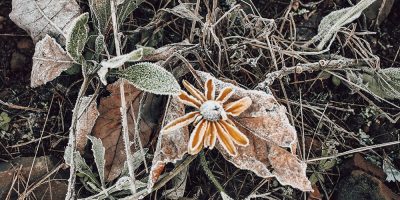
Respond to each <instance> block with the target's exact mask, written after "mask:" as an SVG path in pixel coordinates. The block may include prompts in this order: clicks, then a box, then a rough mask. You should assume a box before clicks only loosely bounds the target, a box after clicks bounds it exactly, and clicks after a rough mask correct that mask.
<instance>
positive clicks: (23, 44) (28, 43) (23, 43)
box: [17, 38, 33, 50]
mask: <svg viewBox="0 0 400 200" xmlns="http://www.w3.org/2000/svg"><path fill="white" fill-rule="evenodd" d="M17 48H18V49H20V50H27V49H32V48H33V42H32V40H31V39H28V38H23V39H21V40H20V41H18V43H17Z"/></svg>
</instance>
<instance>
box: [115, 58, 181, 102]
mask: <svg viewBox="0 0 400 200" xmlns="http://www.w3.org/2000/svg"><path fill="white" fill-rule="evenodd" d="M119 75H120V77H122V78H125V79H127V80H128V81H129V82H130V83H132V84H133V85H134V86H135V87H137V88H139V89H141V90H143V91H146V92H150V93H154V94H163V95H178V94H179V92H180V86H179V84H178V82H177V81H176V79H175V78H174V76H173V75H172V74H171V73H170V72H168V71H167V70H166V69H164V68H162V67H160V66H159V65H156V64H154V63H149V62H143V63H138V64H136V65H132V66H131V67H129V68H128V69H126V70H123V71H121V72H119Z"/></svg>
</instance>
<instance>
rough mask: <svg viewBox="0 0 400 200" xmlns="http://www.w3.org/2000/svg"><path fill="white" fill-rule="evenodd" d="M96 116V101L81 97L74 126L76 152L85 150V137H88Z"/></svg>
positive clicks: (89, 97)
mask: <svg viewBox="0 0 400 200" xmlns="http://www.w3.org/2000/svg"><path fill="white" fill-rule="evenodd" d="M98 116H99V111H98V110H97V103H96V99H93V96H85V97H83V98H82V100H81V104H80V107H79V109H78V122H77V125H76V149H77V150H78V151H80V152H82V151H83V150H84V149H85V146H86V143H87V140H88V138H87V136H88V135H90V132H91V131H92V129H93V126H94V124H95V122H96V119H97V117H98Z"/></svg>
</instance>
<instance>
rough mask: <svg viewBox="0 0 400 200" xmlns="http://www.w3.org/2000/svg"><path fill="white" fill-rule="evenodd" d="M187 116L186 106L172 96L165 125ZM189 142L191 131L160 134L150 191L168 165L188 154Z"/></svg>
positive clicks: (166, 112)
mask: <svg viewBox="0 0 400 200" xmlns="http://www.w3.org/2000/svg"><path fill="white" fill-rule="evenodd" d="M184 114H185V106H184V105H183V103H181V102H180V101H179V100H178V98H177V97H174V96H172V97H171V100H170V103H169V105H168V107H167V110H166V111H165V117H164V122H163V124H168V123H169V122H171V121H173V120H174V119H176V118H178V117H180V116H183V115H184ZM188 142H189V129H188V127H182V128H180V129H178V130H175V131H172V132H170V133H167V134H163V133H160V135H159V136H158V140H157V146H156V151H155V153H154V158H153V161H152V165H151V170H150V175H149V178H150V180H149V181H148V189H151V188H153V185H154V183H155V182H157V180H158V178H159V177H160V175H161V173H162V172H163V171H164V167H165V165H166V164H167V163H176V162H177V161H179V160H181V159H182V158H183V156H184V155H185V154H186V153H187V143H188Z"/></svg>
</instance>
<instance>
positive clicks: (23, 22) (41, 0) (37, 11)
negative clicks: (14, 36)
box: [10, 0, 80, 44]
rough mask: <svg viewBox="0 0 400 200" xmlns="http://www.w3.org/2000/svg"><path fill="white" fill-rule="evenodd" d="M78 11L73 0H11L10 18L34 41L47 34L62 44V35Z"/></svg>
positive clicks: (77, 6)
mask: <svg viewBox="0 0 400 200" xmlns="http://www.w3.org/2000/svg"><path fill="white" fill-rule="evenodd" d="M79 13H80V8H79V5H78V4H77V3H76V1H75V0H65V1H54V0H52V1H48V0H13V1H12V11H11V13H10V19H11V20H12V21H13V22H14V23H15V24H17V26H19V27H21V28H22V29H24V30H25V31H27V32H28V33H29V35H30V36H31V37H32V39H33V41H34V42H35V43H36V42H38V41H39V40H40V39H42V38H43V37H44V36H45V35H47V34H49V35H52V36H53V37H55V38H57V40H58V41H59V42H60V43H61V44H64V42H65V38H64V36H63V35H65V34H66V32H67V29H68V28H69V25H70V23H71V22H72V21H73V19H74V18H76V17H78V16H79ZM55 26H57V27H55ZM60 31H62V33H61V32H60ZM60 36H61V37H60Z"/></svg>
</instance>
